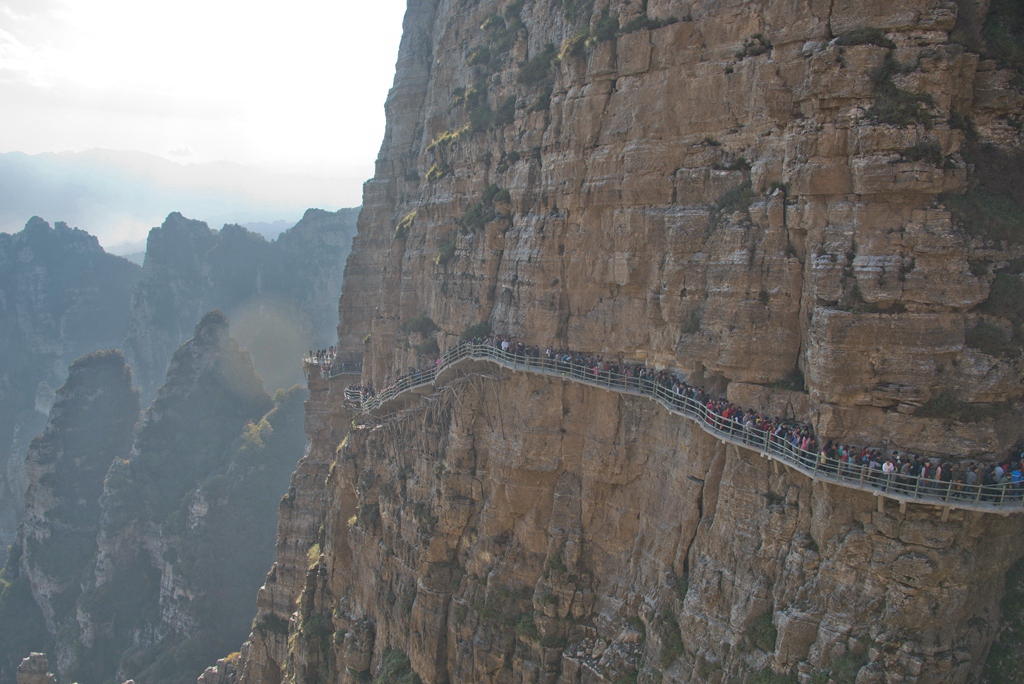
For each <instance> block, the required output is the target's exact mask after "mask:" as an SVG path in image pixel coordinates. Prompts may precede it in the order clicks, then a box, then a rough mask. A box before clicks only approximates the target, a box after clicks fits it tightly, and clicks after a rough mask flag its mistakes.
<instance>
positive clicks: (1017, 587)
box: [984, 559, 1024, 684]
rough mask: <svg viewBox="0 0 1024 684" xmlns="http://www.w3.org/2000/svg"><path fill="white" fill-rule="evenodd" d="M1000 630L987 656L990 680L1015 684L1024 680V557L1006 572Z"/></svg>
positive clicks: (992, 683) (996, 683)
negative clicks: (1023, 653)
mask: <svg viewBox="0 0 1024 684" xmlns="http://www.w3.org/2000/svg"><path fill="white" fill-rule="evenodd" d="M999 610H1000V613H1001V616H1000V620H999V625H1000V628H999V633H998V634H997V635H996V640H995V642H994V643H993V644H992V648H990V649H989V652H988V658H987V659H986V660H985V670H984V676H985V682H986V684H1011V683H1016V682H1022V681H1024V658H1022V657H1021V653H1022V652H1024V651H1022V649H1024V559H1021V560H1019V561H1017V563H1016V564H1015V565H1014V566H1013V567H1012V568H1010V571H1009V572H1008V573H1006V585H1005V589H1004V593H1003V600H1002V601H1001V602H1000V604H999Z"/></svg>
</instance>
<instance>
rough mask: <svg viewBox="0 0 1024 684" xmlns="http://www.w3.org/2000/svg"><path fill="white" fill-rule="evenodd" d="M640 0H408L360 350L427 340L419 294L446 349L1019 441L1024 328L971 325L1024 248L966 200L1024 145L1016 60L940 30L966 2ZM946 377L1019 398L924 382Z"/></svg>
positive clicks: (359, 255) (1008, 313)
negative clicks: (581, 359) (603, 367)
mask: <svg viewBox="0 0 1024 684" xmlns="http://www.w3.org/2000/svg"><path fill="white" fill-rule="evenodd" d="M570 4H571V5H572V6H573V7H575V6H576V5H577V4H580V3H570ZM961 4H962V5H970V4H971V3H968V2H964V3H961ZM566 7H569V5H566ZM642 10H643V7H642V6H641V5H640V4H639V3H635V2H634V3H618V2H612V3H611V4H607V3H597V4H595V5H594V11H593V13H592V14H591V13H586V14H581V15H579V16H576V15H572V16H570V15H569V14H567V13H566V12H565V11H563V7H562V6H561V5H559V4H557V3H554V4H553V3H549V2H540V1H538V2H530V3H525V4H524V3H500V2H481V3H477V4H470V5H466V6H465V7H463V5H462V4H460V3H457V2H442V3H439V4H435V3H433V2H413V3H410V6H409V11H408V14H407V17H406V31H405V37H404V38H403V47H402V51H401V55H400V58H399V62H398V72H397V74H396V79H395V87H394V89H393V91H392V93H391V95H390V97H389V101H388V107H387V110H388V115H389V119H388V121H389V125H388V130H387V133H386V135H385V140H384V143H383V145H382V148H381V152H380V158H379V159H378V163H377V174H376V177H375V178H374V180H373V181H371V182H369V183H368V184H367V186H366V192H365V198H364V199H365V201H364V207H365V209H364V211H363V212H362V214H361V217H360V224H359V225H360V233H359V235H358V236H357V238H356V240H355V243H354V244H355V250H354V253H353V256H352V258H351V259H350V260H349V262H348V265H347V267H346V280H345V283H346V284H345V290H344V293H343V296H342V300H341V305H340V315H341V323H340V325H339V339H340V342H341V347H342V349H343V350H344V352H345V354H347V355H348V356H352V357H354V358H355V357H360V356H362V355H363V352H364V351H365V354H366V361H367V369H368V370H367V379H368V380H372V381H373V383H374V384H375V385H376V386H382V385H383V384H385V383H384V381H385V379H386V378H388V377H394V376H395V375H397V374H399V373H401V372H404V371H405V369H406V368H407V367H408V366H410V365H415V364H416V363H419V362H422V360H423V359H422V358H419V359H418V358H417V348H418V347H419V346H420V345H421V344H422V342H423V340H422V339H420V338H419V337H418V336H417V335H416V334H415V333H410V332H409V329H408V327H405V328H403V323H406V322H408V321H410V320H411V319H414V318H416V317H417V316H420V315H421V314H423V313H424V312H425V313H426V314H427V315H428V316H429V317H430V318H431V319H432V320H433V321H434V322H435V323H436V324H437V325H438V326H440V331H439V332H437V333H436V337H437V342H438V344H439V346H440V347H441V349H442V350H443V349H444V348H446V347H447V346H448V345H450V344H452V343H453V342H454V340H455V339H456V337H457V336H458V335H459V334H461V333H462V332H463V331H464V330H465V329H466V328H467V327H468V326H470V325H472V324H477V323H481V322H487V323H489V324H490V325H491V327H492V328H493V329H494V330H496V331H498V332H502V333H506V334H511V335H517V336H519V337H521V338H522V339H524V340H527V341H529V342H532V343H536V344H540V345H542V346H544V345H549V344H550V345H554V346H556V347H566V348H570V349H579V350H587V351H593V352H603V353H606V354H614V355H621V356H623V357H625V358H628V359H633V358H639V359H646V360H650V361H653V362H655V363H659V364H666V365H670V366H673V367H676V368H680V369H682V370H684V371H685V372H686V373H687V375H688V377H689V378H690V379H691V381H694V382H697V383H706V384H708V385H709V386H713V387H717V388H720V389H722V390H726V389H728V390H729V392H730V394H732V395H734V396H735V397H737V399H740V400H744V401H745V403H747V404H755V407H758V408H761V407H763V408H767V407H768V404H772V403H782V404H788V405H790V406H792V408H793V409H794V411H795V412H798V413H799V414H800V415H799V417H801V418H806V419H808V420H811V421H812V422H814V424H815V426H816V428H817V429H818V432H819V434H821V435H823V436H824V437H826V438H829V437H831V438H839V439H843V440H848V441H856V442H859V443H871V444H877V445H879V446H882V445H891V446H893V447H896V448H900V449H910V450H915V451H920V452H926V453H935V454H939V453H945V452H951V451H952V452H954V453H958V454H964V455H966V454H970V453H986V452H996V453H998V452H1002V451H1004V450H1005V449H1006V448H1008V447H1009V446H1010V445H1012V444H1013V443H1014V442H1015V441H1016V440H1017V439H1018V438H1019V436H1020V431H1019V429H1018V427H1017V426H1018V425H1019V421H1017V420H1016V419H1015V418H1012V417H1009V418H1007V417H1006V416H1011V415H1012V414H1013V413H1014V412H1015V411H1016V410H1017V409H1016V408H1015V407H1016V404H1015V402H1016V401H1017V400H1018V399H1019V398H1020V394H1021V387H1022V383H1021V380H1022V376H1021V372H1022V371H1021V366H1020V362H1019V358H1020V356H1019V352H1017V351H1010V350H1008V349H1003V348H1002V347H1000V346H999V344H998V343H996V344H994V345H993V344H988V343H986V342H984V341H983V338H985V336H986V335H988V334H989V333H991V334H992V335H993V336H995V337H998V336H1002V337H1003V340H1004V341H1009V340H1010V339H1011V338H1012V339H1018V338H1020V335H1021V333H1020V332H1019V331H1017V332H1014V326H1019V324H1020V322H1021V321H1020V320H1018V319H1019V318H1020V316H1019V312H1016V309H1015V306H1014V305H1010V306H1009V307H1005V306H1002V305H1000V304H999V302H995V301H993V300H992V299H991V297H990V295H991V294H992V287H993V284H994V283H996V284H998V285H999V288H1005V289H1007V290H1009V291H1012V292H1014V293H1016V294H1015V295H1014V296H1017V297H1019V296H1020V291H1021V289H1022V287H1024V286H1022V285H1021V276H1020V268H1018V267H1019V265H1020V263H1021V262H1019V261H1018V260H1019V259H1020V258H1021V256H1022V254H1024V252H1021V249H1022V248H1021V245H1020V239H1019V236H1018V238H1012V236H1011V239H1009V240H1007V239H1005V238H1004V236H1000V235H993V234H987V233H986V232H985V230H986V229H987V227H986V226H982V228H981V229H978V230H974V228H970V226H968V227H965V224H964V221H962V220H959V219H957V218H956V217H958V216H961V214H962V212H960V211H959V209H958V210H957V211H951V210H950V208H949V207H950V206H954V205H955V206H956V207H961V204H962V202H961V203H960V204H957V202H959V201H960V200H959V198H962V197H969V198H973V197H974V196H975V194H976V192H981V190H978V187H977V185H976V184H977V182H978V176H972V177H971V178H968V162H970V163H971V165H972V166H973V167H974V168H976V169H980V168H988V167H991V166H992V165H993V164H995V163H996V162H995V157H994V156H993V155H992V154H991V153H986V152H983V150H990V151H991V150H992V149H996V148H991V147H986V145H997V146H999V145H1001V146H1003V148H1002V149H1004V150H1005V153H1004V157H1002V158H1001V159H1004V160H1009V161H1006V162H1004V163H1005V167H1006V168H1007V173H1016V170H1018V169H1019V168H1024V167H1022V165H1021V161H1020V158H1019V156H1014V155H1016V154H1017V152H1016V151H1017V150H1019V149H1020V137H1019V134H1017V133H1016V129H1015V128H1014V127H1013V125H1012V124H1011V123H1009V122H1011V121H1013V120H1015V119H1014V117H1016V116H1018V113H1019V111H1020V110H1021V108H1022V104H1024V99H1022V98H1024V96H1022V95H1021V93H1020V91H1019V90H1018V89H1016V88H1014V87H1011V86H1010V85H1009V83H1010V81H1011V80H1013V78H1014V73H1015V72H1013V71H1012V70H1010V69H1006V68H1001V67H1000V65H999V63H997V62H996V61H993V60H991V59H984V58H983V56H979V54H977V53H975V52H971V51H970V50H967V49H965V48H964V46H963V45H961V44H957V43H953V42H951V40H950V38H949V35H950V32H951V31H952V30H953V29H954V27H955V26H956V25H957V24H956V22H957V7H956V5H953V4H951V3H944V2H938V1H931V0H921V1H920V2H910V1H907V0H900V1H897V2H893V3H882V4H878V3H875V4H865V3H854V4H849V5H843V6H835V7H834V6H825V5H822V6H820V7H819V6H817V5H814V4H813V3H812V4H805V5H789V4H785V3H779V2H767V1H765V2H752V3H743V4H740V5H736V4H725V5H723V4H721V3H681V2H658V3H649V4H648V6H647V11H646V14H643V12H642ZM489 17H494V19H493V20H492V19H489ZM613 17H617V19H618V22H619V25H620V26H621V27H627V26H629V27H630V28H635V27H637V26H642V27H654V28H639V29H637V30H632V31H631V32H628V33H619V34H616V33H615V32H614V31H608V30H607V29H608V25H607V21H610V20H611V18H613ZM644 17H646V19H644ZM996 20H997V21H999V20H1000V19H999V18H997V19H996ZM488 22H489V23H488ZM662 22H672V23H667V25H663V26H658V24H660V23H662ZM485 23H487V28H483V25H484V24H485ZM502 27H504V28H502ZM588 35H589V38H587V36H588ZM580 37H582V38H583V39H584V40H578V38H580ZM602 38H605V39H602ZM548 45H553V46H555V48H554V52H551V51H546V50H548V48H547V47H546V46H548ZM558 46H563V47H564V49H563V50H560V49H559V47H558ZM503 47H504V48H506V51H505V52H499V50H500V49H501V48H503ZM556 53H558V54H560V55H561V58H560V59H554V57H555V54H556ZM485 56H487V57H488V59H486V60H484V57H485ZM547 64H550V65H551V66H550V72H548V71H546V70H545V69H546V67H545V65H547ZM534 66H539V67H540V68H539V70H538V69H534V68H533V67H534ZM1014 82H1016V81H1014ZM549 90H550V94H548V92H549ZM509 103H512V104H514V108H509V107H508V106H506V108H505V109H504V110H501V111H504V113H505V114H506V115H507V116H505V117H504V118H501V117H499V110H500V108H501V107H502V106H505V105H508V104H509ZM894 111H895V112H896V113H894ZM485 114H489V115H490V118H488V117H487V116H484V115H485ZM474 117H475V118H474ZM986 155H987V156H986ZM431 170H433V173H430V172H431ZM979 174H980V172H979ZM492 185H493V186H495V188H496V189H497V190H498V192H496V193H495V192H490V193H488V192H485V190H487V189H488V188H489V187H490V186H492ZM969 189H970V190H971V192H969V193H968V195H966V196H965V195H963V194H962V193H964V192H965V191H967V190H969ZM501 191H507V192H501ZM972 193H975V194H972ZM961 208H962V207H961ZM1016 211H1017V212H1018V214H1019V212H1020V209H1019V208H1018V209H1016ZM989 223H991V222H989ZM971 225H974V224H971ZM403 226H404V227H403ZM975 228H977V226H975ZM1017 232H1018V234H1019V228H1018V229H1017ZM997 281H998V282H997ZM997 294H999V293H997ZM982 324H985V326H982V327H981V328H980V329H979V326H981V325H982ZM990 326H991V327H990ZM995 329H998V330H999V331H1001V332H999V333H998V335H997V334H996V332H995ZM985 339H989V338H985ZM991 339H994V338H991ZM364 342H365V347H364ZM996 342H998V341H996ZM427 349H428V350H429V347H427ZM1001 349H1003V351H1000V350H1001ZM986 350H987V352H986ZM801 384H803V385H804V387H805V388H806V395H805V398H801V397H797V398H796V399H795V400H792V401H791V400H789V398H788V397H787V395H785V390H781V391H780V390H777V389H776V390H774V391H773V387H780V388H785V387H787V386H788V387H790V388H793V387H796V388H797V389H800V385H801ZM949 397H952V398H953V399H954V400H955V401H957V402H961V403H963V404H967V405H971V404H974V405H976V407H978V408H980V409H983V411H982V413H984V410H988V411H989V412H990V413H991V414H993V415H996V416H999V415H1002V416H1003V418H1001V419H1000V418H995V419H992V420H987V421H986V420H983V421H981V422H978V423H976V424H964V423H959V422H957V420H956V418H957V417H958V416H959V415H963V412H960V413H957V412H952V413H951V415H945V416H938V417H936V416H932V417H928V413H929V412H928V411H921V409H922V407H925V406H929V402H933V403H932V404H931V405H930V406H931V407H934V406H935V402H934V401H933V400H936V401H938V400H942V399H944V398H949ZM939 403H940V404H941V401H939ZM915 413H916V414H918V415H914V414H915ZM933 413H934V412H933Z"/></svg>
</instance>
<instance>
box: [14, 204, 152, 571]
mask: <svg viewBox="0 0 1024 684" xmlns="http://www.w3.org/2000/svg"><path fill="white" fill-rule="evenodd" d="M140 273H141V269H140V268H139V267H138V266H137V265H135V264H133V263H131V262H129V261H127V260H126V259H122V258H121V257H117V256H114V255H111V254H107V253H106V252H104V251H103V249H102V248H101V247H100V245H99V243H98V242H97V240H96V238H95V237H94V236H92V235H89V234H88V233H86V232H85V231H82V230H78V229H77V228H69V227H68V226H67V225H66V224H63V223H57V224H56V226H55V227H54V228H51V227H50V226H49V224H47V223H46V222H45V221H44V220H43V219H41V218H39V217H33V218H32V219H31V220H30V221H29V222H28V224H27V226H26V228H25V230H22V231H21V232H19V233H15V234H13V235H7V234H0V301H2V302H4V305H3V306H2V307H0V348H2V349H3V350H4V351H3V354H0V377H3V378H5V380H4V382H2V383H0V464H3V465H2V467H0V556H3V555H5V554H6V549H7V547H8V545H10V544H11V543H12V542H13V541H14V536H15V530H16V527H17V524H18V521H19V520H20V519H21V511H22V509H23V507H24V499H23V497H24V493H25V489H26V487H27V486H28V477H27V474H26V471H25V454H26V452H27V450H28V445H29V442H30V441H31V440H32V438H33V437H34V436H35V435H36V434H38V433H39V432H40V431H41V430H42V429H43V427H44V425H45V423H46V419H47V413H48V412H49V410H50V406H51V405H52V404H53V401H54V396H55V395H54V391H55V390H56V388H58V387H60V386H61V385H62V384H64V381H65V379H66V378H67V372H68V367H69V366H70V365H71V363H72V361H74V360H75V359H77V358H79V357H81V356H83V355H84V354H87V353H89V352H92V351H95V350H96V349H110V348H113V347H117V346H118V345H120V343H121V342H122V340H123V339H124V336H125V334H126V333H127V330H128V302H129V298H130V296H131V291H132V288H133V287H134V286H135V283H136V281H137V280H138V278H139V275H140Z"/></svg>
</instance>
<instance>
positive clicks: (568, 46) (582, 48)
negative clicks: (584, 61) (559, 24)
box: [558, 30, 590, 62]
mask: <svg viewBox="0 0 1024 684" xmlns="http://www.w3.org/2000/svg"><path fill="white" fill-rule="evenodd" d="M588 38H590V31H589V30H588V31H583V32H581V33H577V34H574V35H572V36H570V37H568V38H566V39H565V40H564V41H562V49H561V50H559V51H558V59H560V60H562V61H563V62H564V61H565V60H567V59H569V58H570V57H582V56H583V55H585V54H586V52H587V39H588Z"/></svg>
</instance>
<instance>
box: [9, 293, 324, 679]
mask: <svg viewBox="0 0 1024 684" xmlns="http://www.w3.org/2000/svg"><path fill="white" fill-rule="evenodd" d="M305 396H306V392H305V391H304V390H303V389H302V388H300V387H293V388H292V389H291V390H279V391H278V392H277V393H276V395H275V397H274V398H273V400H271V398H270V397H269V396H268V395H267V394H266V392H265V391H264V390H263V387H262V384H261V382H260V378H259V376H258V375H257V374H256V373H255V371H254V369H253V366H252V362H251V360H250V359H249V357H248V355H247V354H246V353H245V352H243V351H241V350H240V349H239V346H238V343H237V342H236V341H235V340H234V339H232V338H231V337H230V336H229V334H228V321H227V318H226V317H225V316H224V315H223V314H222V313H220V312H219V311H212V312H210V313H208V314H206V315H205V316H204V317H203V318H202V319H201V320H200V322H199V324H198V325H197V326H196V328H195V332H194V335H193V337H192V338H191V339H190V340H189V341H188V342H186V343H185V344H184V345H182V346H181V347H180V348H179V349H178V350H177V351H176V352H175V354H174V357H173V358H172V361H171V364H170V368H169V370H168V373H167V379H166V381H165V382H164V384H163V385H162V386H161V388H160V390H159V391H158V393H157V398H156V400H155V401H154V402H153V405H152V406H151V407H150V408H149V409H147V410H146V411H145V413H143V414H142V416H141V419H140V414H139V391H138V390H137V389H133V387H132V374H131V371H130V370H129V368H128V366H127V365H126V364H125V360H124V358H123V356H122V355H121V354H120V352H98V353H94V354H91V355H89V356H86V357H84V358H82V359H79V360H78V361H76V362H75V364H74V365H73V366H72V367H71V370H70V374H69V378H68V381H67V382H66V383H65V385H64V386H63V387H61V389H60V390H58V392H57V400H56V402H55V403H54V405H53V408H52V409H51V411H50V418H49V421H48V423H47V427H46V430H45V431H44V432H43V433H42V434H41V435H39V436H38V437H37V438H36V439H35V440H33V442H32V447H31V448H30V450H29V458H28V472H29V476H30V484H29V487H28V492H27V495H26V510H25V516H24V521H23V523H22V525H21V528H20V533H19V537H18V540H17V543H16V544H15V545H14V546H12V554H11V558H10V559H9V560H8V563H7V566H6V567H5V569H4V573H3V578H2V579H3V583H2V585H0V590H2V593H0V643H3V652H4V653H3V655H4V657H5V661H4V663H3V667H2V669H0V681H2V682H4V683H5V684H7V683H8V682H13V681H14V672H15V669H14V668H15V667H16V666H17V665H18V663H19V662H20V661H21V658H23V657H24V656H26V655H28V653H29V652H30V651H45V652H47V653H48V654H49V655H50V662H51V663H53V665H54V667H55V670H56V672H57V674H58V676H59V678H60V681H79V682H82V683H83V684H100V683H101V682H110V681H117V682H120V681H124V680H125V679H127V678H129V677H132V678H134V679H135V681H137V682H139V684H156V683H158V682H159V683H164V682H193V681H195V678H196V677H197V676H198V675H199V674H200V673H201V672H202V670H203V667H204V665H205V664H206V663H208V662H210V661H211V660H212V659H214V658H215V657H216V656H217V655H220V654H223V653H225V652H226V651H227V650H232V648H236V647H237V645H238V644H239V643H241V641H242V640H243V639H244V638H245V635H246V634H247V633H248V631H249V629H250V626H251V624H252V619H253V614H254V612H255V610H254V608H253V607H252V599H253V597H254V596H255V595H256V591H257V588H258V587H259V585H260V582H261V580H262V577H263V576H264V574H265V572H266V568H267V567H268V565H269V564H270V562H271V559H272V557H273V547H274V514H275V511H276V508H277V504H278V501H279V499H280V496H281V494H282V493H283V492H284V491H285V489H286V488H287V482H288V475H289V473H290V472H291V471H292V469H293V468H294V467H295V462H296V460H297V458H298V457H299V456H300V455H301V454H302V452H303V450H304V448H305V443H306V437H305V433H304V430H303V418H302V402H303V399H304V397H305Z"/></svg>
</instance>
